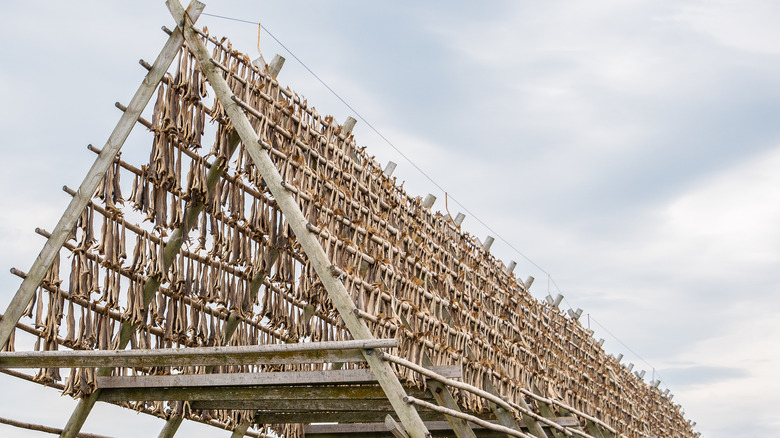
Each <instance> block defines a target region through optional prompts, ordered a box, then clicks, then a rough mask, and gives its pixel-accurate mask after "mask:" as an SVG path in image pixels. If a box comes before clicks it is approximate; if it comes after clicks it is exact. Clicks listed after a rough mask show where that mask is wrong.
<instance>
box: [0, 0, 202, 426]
mask: <svg viewBox="0 0 780 438" xmlns="http://www.w3.org/2000/svg"><path fill="white" fill-rule="evenodd" d="M204 7H205V5H204V4H203V3H200V2H199V1H197V0H192V1H191V2H190V5H189V6H188V7H187V15H188V16H189V17H190V19H191V20H192V21H193V22H194V21H195V20H197V19H198V17H199V16H200V13H201V12H202V11H203V8H204ZM183 43H184V35H183V34H182V32H181V30H178V29H177V30H174V32H173V33H172V34H171V36H170V37H169V38H168V41H167V42H166V43H165V46H163V49H162V51H161V52H160V54H159V55H158V56H157V59H156V60H155V61H154V65H153V66H152V69H151V70H149V73H147V75H146V77H145V78H144V80H143V82H142V83H141V86H140V87H139V88H138V91H136V93H135V95H134V96H133V99H132V100H131V101H130V104H129V105H128V106H127V110H126V111H125V112H124V114H122V117H121V118H120V119H119V123H117V126H116V127H115V128H114V131H113V132H112V133H111V136H110V137H109V139H108V142H107V143H106V145H105V146H104V147H103V150H102V151H101V152H100V155H99V156H98V158H97V159H96V160H95V164H93V165H92V168H91V169H90V170H89V172H88V173H87V177H86V178H85V179H84V182H82V183H81V186H80V187H79V189H78V191H77V192H76V195H75V196H74V197H73V199H72V200H71V202H70V204H69V205H68V208H67V209H66V210H65V213H64V214H63V215H62V218H60V221H59V223H57V226H56V227H55V228H54V231H52V233H51V237H50V238H49V240H48V241H47V242H46V245H44V247H43V250H42V251H41V254H40V255H38V258H37V259H36V260H35V263H34V264H33V267H32V268H31V269H30V273H29V274H28V275H27V278H25V279H24V281H23V282H22V285H21V286H20V287H19V291H18V292H17V293H16V296H15V297H14V299H13V300H12V301H11V304H10V305H9V306H8V308H9V311H12V310H14V309H15V307H14V306H16V305H17V304H18V303H23V306H22V308H21V310H20V311H19V312H18V314H17V313H14V314H13V315H12V316H9V315H8V313H7V312H6V314H5V316H4V318H3V319H2V320H0V342H2V343H5V341H6V340H7V336H6V335H5V325H6V324H10V325H11V326H10V329H11V330H13V327H14V326H15V325H16V322H18V321H19V318H20V317H21V312H22V311H23V310H24V307H26V306H27V303H28V302H29V301H30V299H31V298H32V293H34V292H35V288H37V287H38V285H39V284H40V282H41V280H42V279H43V275H44V274H45V273H46V271H47V270H48V269H49V267H50V266H51V263H52V261H53V260H54V255H55V254H56V253H57V252H58V251H59V250H60V248H62V245H63V244H64V243H65V240H66V239H67V236H68V235H69V234H70V232H71V230H73V227H74V226H75V225H76V221H77V220H78V218H79V216H81V212H82V211H83V210H84V208H85V207H86V206H87V204H88V203H89V201H90V199H92V195H93V194H94V193H95V191H96V190H97V186H98V185H99V184H100V182H101V181H102V179H103V177H104V175H105V173H106V171H107V170H108V166H109V165H111V163H113V161H114V158H115V157H116V154H117V153H118V152H119V149H120V148H121V147H122V144H124V141H125V140H126V139H127V136H128V135H129V134H130V131H131V130H132V129H133V127H134V126H135V124H136V122H137V121H138V117H139V116H140V115H141V112H143V110H144V108H145V107H146V105H147V104H148V103H149V100H150V99H151V97H152V95H153V94H154V91H155V90H156V89H157V86H158V85H159V84H160V81H161V80H162V78H163V76H164V75H165V73H166V72H167V71H168V67H170V65H171V63H172V62H173V59H174V58H175V57H176V54H177V53H178V52H179V49H181V46H182V44H183ZM12 308H13V309H12ZM98 394H99V391H95V392H94V393H92V394H90V395H89V396H87V397H84V398H82V399H81V400H79V403H78V405H77V406H76V409H74V411H73V413H72V414H71V416H70V419H69V420H68V424H66V425H65V428H64V429H63V431H62V434H61V435H60V436H61V437H63V438H72V437H75V436H76V435H78V433H79V431H80V430H81V427H82V426H83V425H84V422H85V421H86V420H87V417H88V416H89V413H90V412H91V411H92V407H93V406H94V405H95V402H96V401H97V396H98Z"/></svg>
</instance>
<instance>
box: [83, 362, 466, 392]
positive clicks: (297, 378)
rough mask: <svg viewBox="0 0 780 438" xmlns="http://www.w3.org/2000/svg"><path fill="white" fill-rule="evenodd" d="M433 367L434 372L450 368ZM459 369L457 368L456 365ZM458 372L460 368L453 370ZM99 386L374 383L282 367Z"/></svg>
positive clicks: (370, 378) (128, 379)
mask: <svg viewBox="0 0 780 438" xmlns="http://www.w3.org/2000/svg"><path fill="white" fill-rule="evenodd" d="M452 370H453V368H452V367H441V368H440V367H436V368H434V370H433V371H434V372H437V371H442V372H444V373H447V371H452ZM458 371H459V369H458ZM457 374H458V375H460V372H457ZM95 379H96V381H97V387H98V388H99V389H106V388H166V387H176V386H196V387H208V386H265V385H337V384H364V383H377V382H378V379H377V378H376V377H375V376H374V374H373V373H372V372H371V370H366V369H356V370H328V371H285V372H262V373H226V374H177V375H168V376H98V377H96V378H95Z"/></svg>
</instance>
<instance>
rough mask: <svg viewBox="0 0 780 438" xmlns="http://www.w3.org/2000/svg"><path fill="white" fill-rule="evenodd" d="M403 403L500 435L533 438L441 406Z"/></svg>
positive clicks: (414, 401) (411, 400)
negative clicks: (457, 419) (456, 418)
mask: <svg viewBox="0 0 780 438" xmlns="http://www.w3.org/2000/svg"><path fill="white" fill-rule="evenodd" d="M404 401H406V402H407V403H409V404H414V405H416V406H419V407H423V408H426V409H430V410H432V411H434V412H439V413H442V414H446V415H449V416H452V417H458V418H461V419H464V420H468V421H470V422H472V423H475V424H478V425H480V426H482V427H484V428H486V429H491V430H495V431H497V432H502V433H505V434H507V435H509V436H516V437H519V438H533V437H531V436H530V435H527V434H525V433H523V432H521V431H519V430H515V429H511V428H509V427H505V426H503V425H500V424H493V423H490V422H489V421H485V420H482V419H480V418H477V417H475V416H473V415H470V414H464V413H463V412H458V411H453V410H452V409H447V408H445V407H442V406H437V405H434V404H433V403H428V402H426V401H425V400H418V399H416V398H414V397H410V396H406V397H405V398H404Z"/></svg>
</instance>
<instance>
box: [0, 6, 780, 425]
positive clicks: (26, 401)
mask: <svg viewBox="0 0 780 438" xmlns="http://www.w3.org/2000/svg"><path fill="white" fill-rule="evenodd" d="M205 12H206V13H211V14H218V15H225V16H230V17H235V18H240V19H244V20H250V21H261V22H262V23H263V25H264V26H266V27H267V28H268V29H269V30H270V32H272V33H273V34H274V35H275V36H276V37H277V38H279V39H280V40H281V41H282V42H283V43H284V45H285V46H286V47H287V48H289V49H290V50H292V52H293V53H295V55H296V56H298V57H299V58H300V59H301V60H302V61H303V62H304V63H306V64H307V65H308V66H309V67H310V68H311V69H312V70H313V71H314V72H315V73H316V74H317V75H319V76H320V77H321V78H322V79H323V80H324V81H325V82H327V83H328V84H329V85H330V86H331V87H332V88H333V89H334V90H336V91H337V92H338V93H339V94H340V95H341V97H342V98H343V99H344V100H346V101H347V102H349V104H350V105H351V106H352V107H353V108H354V109H355V110H357V111H358V112H359V113H360V115H361V116H363V117H365V119H366V120H367V121H368V123H370V124H371V125H373V126H374V127H375V128H377V129H378V130H379V132H381V133H382V135H384V136H385V137H386V138H388V139H389V140H390V141H391V142H392V143H393V144H394V145H395V146H396V147H397V148H398V149H400V150H401V151H402V152H403V153H404V154H405V155H407V156H408V157H409V158H410V159H411V160H412V161H413V162H414V163H415V164H416V165H417V166H419V167H420V168H422V169H423V170H424V171H425V172H426V173H427V174H428V175H429V176H430V177H431V178H432V179H433V180H434V181H435V182H436V184H438V185H439V186H441V187H443V188H444V189H445V190H447V192H448V193H449V210H450V211H451V212H452V213H453V214H455V213H456V211H464V209H468V210H469V211H470V212H471V213H472V214H468V215H467V216H468V217H467V219H466V221H465V222H464V229H465V230H467V231H469V232H471V233H473V234H476V235H477V236H479V237H480V239H483V240H484V236H486V235H488V234H494V233H492V232H490V231H488V230H487V229H486V228H485V227H484V226H483V225H481V224H480V222H479V221H478V220H477V219H476V218H475V216H474V215H476V217H477V218H479V219H480V220H481V221H482V222H484V223H486V224H487V225H488V226H489V227H490V228H492V229H493V230H494V231H495V233H497V236H496V237H497V238H496V243H495V244H494V245H493V249H492V251H493V253H494V254H496V255H497V256H498V257H499V258H501V259H502V260H504V261H506V262H508V261H509V260H516V261H517V262H518V267H517V269H516V271H515V272H516V274H517V275H518V276H519V277H521V278H525V277H526V276H528V275H531V276H534V277H535V278H536V282H535V283H534V285H533V287H532V289H531V291H532V293H533V294H534V296H536V297H537V298H540V299H541V298H543V297H544V296H545V295H547V293H548V288H549V290H550V291H551V292H552V293H553V295H554V294H555V293H557V289H556V286H555V285H556V284H557V286H558V287H560V290H561V291H562V292H563V294H564V295H565V297H566V302H564V305H563V307H564V308H568V306H571V307H573V308H575V309H576V308H582V309H584V315H583V318H582V321H583V323H584V324H590V326H591V328H593V329H594V330H595V331H596V337H603V338H605V339H606V344H605V348H606V349H607V351H608V352H610V353H614V354H618V353H623V354H624V355H625V359H624V361H626V362H633V363H635V364H636V365H637V369H646V370H647V371H648V377H650V376H651V375H652V374H653V368H655V375H656V377H658V376H660V377H661V379H662V381H663V384H662V386H661V387H662V388H667V387H668V388H670V390H671V391H672V393H674V395H675V398H674V402H676V403H681V404H682V405H683V406H684V409H685V412H686V418H689V419H692V420H693V421H696V422H698V425H697V427H696V429H697V430H698V431H700V432H702V433H703V435H704V436H707V437H713V438H722V437H756V436H771V435H774V434H776V431H777V428H778V426H780V413H778V410H777V407H778V406H780V395H778V394H780V379H778V376H777V374H778V371H777V370H778V369H780V348H778V345H780V324H778V321H780V275H778V271H779V270H778V267H780V172H778V169H780V123H778V121H779V120H778V118H779V117H780V26H778V23H780V4H778V3H777V2H772V1H758V0H755V1H754V0H741V1H692V0H686V1H666V0H656V1H626V0H621V1H617V0H592V1H589V2H579V1H566V2H564V1H552V2H530V1H522V2H521V1H517V2H480V4H479V5H478V6H477V5H475V4H472V3H471V2H453V1H437V2H427V3H425V4H420V3H419V2H384V3H379V2H358V1H338V2H280V1H274V2H268V1H255V2H227V1H223V2H216V1H211V2H207V8H206V10H205ZM199 23H200V24H205V25H207V26H208V27H209V29H210V30H211V32H212V34H219V35H225V36H228V37H230V39H231V40H232V41H233V44H234V47H236V48H238V49H239V50H241V51H244V52H246V53H248V54H249V55H250V57H256V56H257V55H258V52H257V47H256V46H257V26H253V25H251V24H243V23H237V22H231V21H226V20H221V19H217V18H214V17H208V16H204V17H202V18H201V19H200V20H199ZM162 25H166V26H168V27H173V21H172V19H171V18H170V16H169V15H168V12H167V9H166V8H165V6H164V4H163V2H162V1H140V2H98V1H84V2H75V4H74V2H42V1H25V2H5V3H4V9H3V12H2V14H0V39H2V41H3V42H4V50H3V56H4V60H3V61H2V62H0V134H1V135H2V142H0V148H1V150H2V159H3V161H4V165H3V166H2V172H0V184H2V187H4V188H5V190H3V192H2V194H0V201H1V202H2V205H4V207H5V208H4V209H3V210H2V211H1V212H0V241H1V242H2V243H3V246H4V251H3V252H2V253H1V254H0V267H2V272H0V309H5V308H6V306H7V305H8V302H9V301H10V300H11V297H12V295H13V294H14V292H15V291H16V289H17V288H18V285H19V283H20V281H19V279H17V278H16V277H14V276H12V275H11V274H9V273H8V268H10V267H17V268H20V269H22V270H25V271H26V270H28V269H29V267H30V266H31V264H32V261H33V260H34V258H35V256H36V255H37V253H38V252H39V251H40V249H41V248H42V246H43V243H44V242H43V240H42V239H41V238H40V237H38V236H37V235H35V233H34V232H33V229H34V228H35V227H36V226H40V227H43V228H46V229H49V230H51V229H52V228H53V227H54V225H55V224H56V222H57V219H58V218H59V216H60V215H61V214H62V212H63V211H64V209H65V207H66V205H67V202H68V200H69V197H68V196H67V195H66V194H64V193H63V192H62V191H61V190H60V187H61V186H62V185H63V184H68V185H70V186H72V187H77V186H78V185H79V184H80V182H81V180H82V178H83V175H84V174H85V173H86V170H87V169H88V168H89V166H90V165H91V164H92V162H93V160H94V155H93V154H92V153H91V152H89V151H87V149H86V145H87V144H89V143H93V144H95V145H98V146H102V145H103V144H104V143H105V141H106V139H107V138H108V135H109V133H110V131H111V130H112V129H113V127H114V125H115V124H116V122H117V121H118V119H119V117H120V113H119V111H117V110H116V109H114V107H113V104H114V102H115V101H121V102H123V103H125V104H126V103H128V102H129V100H130V98H131V97H132V95H133V93H134V92H135V90H136V89H137V87H138V85H139V84H140V81H141V80H142V78H143V76H144V74H145V71H144V70H143V69H142V68H141V67H140V66H139V65H138V63H137V60H138V59H140V58H144V59H146V60H147V61H149V62H152V61H153V60H154V59H155V57H156V56H157V54H158V52H159V50H160V48H161V47H162V45H163V44H164V42H165V40H166V38H167V36H166V35H165V34H164V33H163V32H161V31H160V26H162ZM260 45H261V49H262V50H263V54H264V55H265V57H266V59H270V58H271V57H272V56H273V55H274V54H275V53H279V54H281V55H283V56H284V57H285V58H287V63H286V64H285V66H284V68H283V69H282V72H281V74H280V75H279V80H280V82H282V83H283V84H285V85H289V86H290V88H292V89H293V90H295V91H297V92H298V93H299V94H302V95H304V96H305V97H306V98H307V99H308V101H309V102H310V104H313V105H315V106H316V108H317V110H318V111H319V113H320V114H332V115H334V116H335V117H336V119H337V120H344V119H345V118H346V117H347V116H353V117H356V118H358V117H357V115H356V114H355V113H353V112H352V111H351V110H349V109H348V108H346V107H345V105H344V104H342V103H341V102H340V101H339V100H338V99H336V98H335V97H333V96H332V95H330V94H329V92H328V91H327V90H326V89H325V88H324V87H323V86H322V85H320V84H319V83H318V82H317V80H316V79H315V78H313V77H312V76H311V75H310V74H309V73H308V72H307V71H306V70H305V69H304V68H303V67H302V66H301V65H300V64H298V63H296V61H295V60H294V59H293V57H292V56H289V54H288V53H287V52H286V51H285V50H284V49H283V48H282V47H280V46H279V45H278V44H277V43H276V42H275V41H274V40H273V39H272V38H271V37H270V35H268V34H267V33H263V34H261V35H260ZM355 132H356V138H357V141H358V143H359V144H361V145H365V146H367V147H368V149H367V150H368V152H369V154H371V155H376V157H377V158H378V160H379V161H380V162H383V163H384V162H387V161H389V160H392V161H395V162H397V163H398V164H399V166H398V170H397V171H396V175H397V176H399V178H400V179H402V180H405V181H406V183H405V186H404V187H405V188H406V189H407V190H408V191H409V192H410V193H412V194H419V195H421V196H424V195H425V194H427V193H433V194H434V195H436V196H437V197H438V198H439V200H438V201H437V203H436V204H435V206H434V209H441V210H444V208H445V207H444V198H445V196H444V193H443V192H441V191H440V190H439V189H438V188H437V187H436V185H434V184H433V183H432V182H430V181H429V180H428V179H426V177H424V176H423V175H421V174H420V173H419V172H418V171H416V170H415V169H414V167H413V166H412V165H411V164H410V163H408V162H407V161H405V159H404V158H403V157H401V156H400V155H399V154H398V153H397V152H395V151H394V150H393V149H392V148H391V147H390V146H388V145H387V144H386V143H385V142H384V141H383V140H382V139H381V138H380V137H379V136H378V135H377V134H376V133H374V132H373V131H372V130H371V129H370V128H369V126H368V125H367V124H366V123H365V122H364V121H360V122H359V123H358V125H357V127H356V129H355ZM149 145H150V137H149V134H148V133H145V132H144V131H143V130H138V131H137V132H134V133H133V135H132V136H131V138H130V140H129V142H128V144H127V145H126V146H125V153H126V154H131V153H133V151H143V150H145V149H146V148H148V147H149ZM458 204H460V205H458ZM494 235H495V234H494ZM499 236H500V237H499ZM507 242H509V244H511V247H510V245H509V244H507ZM512 247H514V248H516V249H517V250H519V251H521V252H522V255H521V254H520V253H518V252H516V251H515V250H514V249H512ZM524 257H528V259H530V260H531V261H532V262H531V261H529V260H528V259H526V258H524ZM548 273H549V274H550V275H551V276H552V277H551V278H552V280H553V281H550V279H549V278H548ZM604 328H606V330H605V329H604ZM607 331H608V332H607ZM610 333H612V334H614V335H616V336H617V337H618V338H619V340H618V339H616V338H614V337H612V336H611V335H610ZM636 354H638V355H639V356H640V357H637V356H636ZM0 387H2V388H3V391H2V396H1V397H0V417H12V418H15V419H19V420H23V421H30V422H37V423H44V424H46V425H49V426H56V427H62V426H63V425H64V424H65V421H66V419H67V418H68V416H69V415H70V411H71V410H72V407H73V406H74V405H75V403H74V402H73V401H72V400H70V399H67V398H62V397H59V396H58V394H57V391H55V390H51V389H44V388H41V387H39V386H38V385H35V384H31V383H26V382H19V381H17V380H16V379H13V378H11V377H8V376H6V375H2V374H0ZM94 412H95V413H94V414H93V415H92V416H91V417H90V418H89V420H88V422H87V424H86V426H85V428H84V430H85V431H87V432H92V433H102V434H107V435H111V436H115V437H131V436H139V435H141V434H142V435H151V436H153V435H155V434H156V433H157V431H158V430H159V428H160V427H161V425H162V422H161V421H158V420H155V419H152V418H150V417H148V416H144V415H136V414H134V413H132V412H129V411H124V410H121V409H119V408H115V407H111V406H106V405H98V407H97V408H96V410H95V411H94ZM117 424H121V425H122V427H120V428H117V427H116V426H117ZM125 426H126V427H125ZM209 431H211V432H212V433H211V435H209V436H220V433H219V432H217V433H216V434H214V433H213V432H214V430H213V429H208V428H205V427H202V426H195V425H185V426H183V429H182V432H180V433H181V434H182V435H181V436H185V435H186V436H207V434H208V433H209ZM0 435H2V436H11V437H33V436H36V437H37V436H39V435H38V434H37V433H36V434H32V433H30V432H25V431H20V430H18V429H13V428H10V427H7V426H3V425H0ZM222 435H224V436H227V434H224V433H223V434H222Z"/></svg>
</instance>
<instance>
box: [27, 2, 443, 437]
mask: <svg viewBox="0 0 780 438" xmlns="http://www.w3.org/2000/svg"><path fill="white" fill-rule="evenodd" d="M166 5H167V6H168V9H169V10H170V12H171V14H172V15H173V17H174V19H175V20H176V22H177V23H180V26H179V27H180V29H182V30H183V32H184V38H185V40H186V41H187V44H188V46H189V48H190V50H191V52H192V53H193V55H194V56H195V58H196V59H197V61H198V64H199V65H200V67H201V69H202V71H203V74H204V75H205V76H206V79H207V80H208V82H209V83H210V84H211V87H212V89H213V90H214V94H215V96H216V99H218V100H219V101H220V103H221V104H222V106H223V107H224V108H225V112H226V113H227V115H228V117H229V119H230V121H231V122H232V123H233V126H234V127H235V129H236V132H237V133H238V135H239V136H240V137H241V141H242V142H243V144H244V147H245V148H246V150H247V152H248V153H249V155H250V157H251V158H252V161H253V162H254V164H255V166H256V168H257V170H258V171H259V173H260V175H262V178H263V181H264V182H265V183H266V185H267V187H268V190H269V191H270V192H271V194H272V195H273V197H274V199H275V200H276V202H277V204H278V206H279V209H280V210H281V211H282V213H283V214H284V216H285V217H286V218H287V221H288V224H289V226H290V228H291V229H292V230H293V233H294V234H295V236H296V238H297V241H298V243H299V244H300V245H301V248H302V249H303V250H304V252H305V253H306V255H307V257H308V258H309V261H310V263H311V265H312V267H313V268H314V270H315V272H316V273H317V275H318V276H319V278H320V281H322V284H323V286H324V287H325V289H326V290H327V292H328V295H329V297H330V299H331V301H332V303H333V305H334V307H335V308H336V309H337V311H338V312H339V315H340V316H341V318H342V319H343V321H344V323H345V325H346V327H347V329H348V330H349V332H350V334H351V335H352V337H353V338H354V339H372V338H373V335H372V334H371V331H370V330H369V329H368V326H366V324H365V322H363V320H361V319H360V318H359V317H358V316H357V315H356V313H355V310H356V309H357V307H356V306H355V303H354V302H352V299H351V298H350V295H349V293H348V292H347V290H346V288H345V287H344V284H342V283H341V281H340V280H339V279H338V278H337V277H335V276H334V275H333V274H332V273H331V269H330V267H331V266H332V265H331V263H330V260H329V259H328V256H327V255H326V254H325V251H324V250H323V249H322V246H320V243H319V241H318V240H317V239H316V238H315V237H314V236H313V235H312V234H310V232H309V231H308V230H307V228H306V226H307V224H308V221H307V220H306V218H305V217H304V215H303V213H302V212H301V210H300V209H299V207H298V204H297V202H296V200H295V198H294V197H293V196H292V194H291V193H289V192H288V191H287V190H286V189H285V188H284V187H283V184H282V183H283V181H282V177H281V175H280V174H279V171H278V170H277V169H276V167H275V166H274V163H273V161H272V160H271V158H270V157H269V156H268V153H267V151H266V150H265V149H264V148H263V147H261V144H260V142H261V139H260V138H258V136H257V133H255V131H254V129H253V128H252V125H251V123H250V122H249V120H248V119H247V116H246V114H245V113H244V111H243V110H242V109H241V108H240V107H239V106H238V105H237V104H236V103H235V102H234V101H233V100H232V98H233V93H232V91H231V90H230V87H229V86H228V84H227V82H226V81H225V79H224V78H223V77H222V74H221V73H220V72H218V71H217V70H216V67H215V65H214V63H213V62H212V61H211V60H210V55H209V51H208V49H206V47H205V45H204V44H203V41H202V40H201V39H200V37H199V35H198V33H197V32H196V31H195V30H194V29H193V27H192V23H191V21H190V22H187V18H186V17H187V14H185V11H184V9H183V8H182V6H181V4H180V3H179V1H178V0H168V1H167V2H166ZM25 304H26V303H25ZM364 354H365V357H366V361H367V362H368V364H369V366H370V367H371V370H372V371H373V373H374V375H376V377H377V380H378V381H379V383H380V385H381V386H382V388H383V389H384V390H385V393H386V394H387V397H388V399H389V400H390V402H391V403H392V404H393V407H394V408H395V411H396V413H397V414H398V416H399V418H400V420H401V423H403V425H404V427H405V428H406V430H407V432H408V433H409V434H410V436H411V437H412V438H424V437H426V436H428V435H429V434H428V432H427V430H426V429H425V424H424V423H423V421H422V420H421V419H420V416H419V415H418V414H417V411H416V410H415V409H414V407H413V406H409V405H408V404H406V403H404V402H403V398H404V396H405V395H406V394H405V393H404V388H403V386H401V382H400V381H399V380H398V377H397V376H396V375H395V372H394V371H393V369H392V368H391V367H390V365H389V364H388V363H386V362H384V361H382V360H381V359H379V358H378V357H377V356H376V355H375V354H372V351H371V350H366V351H365V353H364Z"/></svg>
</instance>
